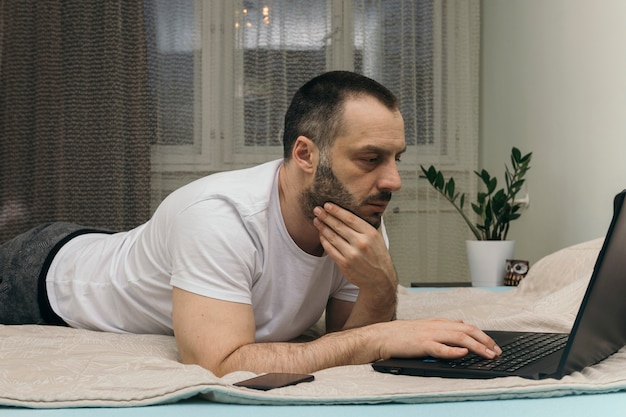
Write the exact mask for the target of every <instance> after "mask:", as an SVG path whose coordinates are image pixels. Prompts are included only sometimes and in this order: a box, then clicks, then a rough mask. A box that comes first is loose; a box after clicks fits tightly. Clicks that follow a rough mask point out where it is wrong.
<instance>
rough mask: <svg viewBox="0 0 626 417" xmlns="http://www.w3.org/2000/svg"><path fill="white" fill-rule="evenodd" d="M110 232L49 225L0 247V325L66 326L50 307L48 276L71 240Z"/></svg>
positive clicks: (80, 227)
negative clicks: (50, 269)
mask: <svg viewBox="0 0 626 417" xmlns="http://www.w3.org/2000/svg"><path fill="white" fill-rule="evenodd" d="M86 233H110V232H109V231H106V230H95V229H89V228H86V227H84V226H79V225H77V224H73V223H61V222H58V223H48V224H44V225H41V226H38V227H36V228H34V229H32V230H29V231H28V232H25V233H22V234H21V235H19V236H17V237H15V238H13V239H12V240H9V241H7V242H5V243H3V244H2V245H0V324H54V325H67V324H66V323H65V322H64V321H63V320H62V319H61V318H60V317H59V316H58V315H57V314H56V313H55V312H54V311H53V310H52V308H51V307H50V302H49V301H48V294H47V293H46V275H47V273H48V269H49V268H50V263H51V262H52V259H53V258H54V256H55V255H56V254H57V252H58V251H59V249H61V247H62V246H63V245H64V244H66V243H67V242H68V241H69V240H70V239H72V238H74V237H76V236H79V235H82V234H86Z"/></svg>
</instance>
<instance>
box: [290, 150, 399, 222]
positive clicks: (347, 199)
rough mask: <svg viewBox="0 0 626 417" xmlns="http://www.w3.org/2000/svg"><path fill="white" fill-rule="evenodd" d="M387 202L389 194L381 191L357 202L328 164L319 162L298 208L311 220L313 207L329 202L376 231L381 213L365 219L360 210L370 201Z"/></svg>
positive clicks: (322, 161) (389, 198)
mask: <svg viewBox="0 0 626 417" xmlns="http://www.w3.org/2000/svg"><path fill="white" fill-rule="evenodd" d="M389 200H391V193H390V192H388V191H381V192H380V193H378V194H376V195H371V196H368V197H366V198H364V199H363V200H362V201H357V200H356V198H355V197H354V196H353V195H352V194H350V192H349V191H348V189H347V188H346V187H345V186H344V185H343V184H342V183H341V181H339V179H338V178H337V177H336V176H335V174H334V173H333V170H332V167H331V166H330V163H327V162H325V161H324V160H321V161H320V163H319V165H318V167H317V171H316V173H315V179H314V181H313V184H312V185H311V186H310V187H308V188H307V189H306V190H304V191H303V192H302V195H301V198H300V206H301V207H302V210H303V213H304V214H305V215H306V216H307V217H308V218H309V219H311V220H312V219H313V217H314V216H313V209H314V208H315V207H318V206H319V207H323V206H324V203H327V202H331V203H333V204H336V205H338V206H340V207H343V208H344V209H346V210H348V211H350V212H352V213H353V214H355V215H357V216H359V217H360V218H361V219H363V220H365V221H366V222H368V223H369V224H371V225H372V226H374V227H375V228H376V229H378V228H379V227H380V224H381V222H382V213H374V214H372V215H369V216H367V217H365V216H364V215H363V214H362V213H361V208H362V207H363V206H365V205H367V204H368V203H370V202H372V201H389Z"/></svg>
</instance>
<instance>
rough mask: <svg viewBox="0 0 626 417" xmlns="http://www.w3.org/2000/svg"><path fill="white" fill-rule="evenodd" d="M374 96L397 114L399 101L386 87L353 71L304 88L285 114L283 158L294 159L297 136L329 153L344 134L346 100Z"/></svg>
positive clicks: (331, 74) (321, 78) (316, 80)
mask: <svg viewBox="0 0 626 417" xmlns="http://www.w3.org/2000/svg"><path fill="white" fill-rule="evenodd" d="M359 96H371V97H373V98H375V99H376V100H378V101H379V102H380V103H381V104H383V105H384V106H385V107H387V108H388V109H389V110H392V111H394V110H398V106H399V105H398V99H397V98H396V96H395V95H394V94H393V93H392V92H391V91H389V90H388V89H387V88H386V87H385V86H383V85H382V84H380V83H378V82H377V81H374V80H372V79H371V78H368V77H366V76H364V75H360V74H357V73H354V72H350V71H330V72H326V73H324V74H322V75H319V76H317V77H315V78H313V79H312V80H310V81H309V82H307V83H306V84H304V85H303V86H302V87H300V89H299V90H298V91H297V92H296V94H295V95H294V97H293V99H292V101H291V104H290V105H289V108H288V109H287V113H286V114H285V129H284V132H283V156H284V158H285V160H288V159H290V158H291V152H292V149H293V145H294V143H295V141H296V139H297V138H298V136H306V137H307V138H309V139H311V140H312V141H313V142H314V143H315V144H316V145H317V146H318V148H319V149H320V152H326V151H327V150H328V149H330V147H331V145H332V143H333V141H334V140H335V138H336V137H337V136H338V134H339V133H340V132H341V128H342V119H343V111H344V107H345V106H344V103H345V102H346V100H347V99H350V98H357V97H359Z"/></svg>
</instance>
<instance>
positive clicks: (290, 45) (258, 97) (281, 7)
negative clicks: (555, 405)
mask: <svg viewBox="0 0 626 417" xmlns="http://www.w3.org/2000/svg"><path fill="white" fill-rule="evenodd" d="M243 4H244V8H243V10H241V11H239V12H238V15H237V16H236V19H237V20H236V23H235V27H236V31H237V35H236V36H237V45H238V46H239V48H243V70H244V74H243V80H244V81H243V112H244V117H243V120H241V121H239V120H238V121H236V123H242V122H243V132H244V146H246V147H249V146H268V145H269V146H280V145H281V143H282V129H283V118H284V114H285V112H286V111H287V107H288V106H289V102H290V101H291V98H292V97H293V94H294V93H295V92H296V90H297V89H298V88H299V87H300V86H301V85H302V84H304V83H305V82H306V81H308V80H309V79H310V78H312V77H314V76H316V75H318V74H320V73H322V72H324V71H325V70H326V53H327V34H328V33H329V18H328V12H327V10H326V1H325V0H273V1H272V0H263V1H255V0H245V1H244V2H243ZM237 131H242V129H241V128H240V129H237Z"/></svg>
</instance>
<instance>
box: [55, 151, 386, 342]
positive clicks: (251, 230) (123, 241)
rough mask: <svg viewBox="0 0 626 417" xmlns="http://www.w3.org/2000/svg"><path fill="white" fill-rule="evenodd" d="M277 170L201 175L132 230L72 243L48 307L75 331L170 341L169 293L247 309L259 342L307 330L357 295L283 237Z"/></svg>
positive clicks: (275, 165)
mask: <svg viewBox="0 0 626 417" xmlns="http://www.w3.org/2000/svg"><path fill="white" fill-rule="evenodd" d="M281 163H282V161H281V160H277V161H273V162H269V163H266V164H263V165H259V166H257V167H254V168H249V169H245V170H239V171H230V172H224V173H219V174H214V175H210V176H207V177H204V178H201V179H199V180H197V181H194V182H192V183H190V184H188V185H186V186H184V187H182V188H180V189H178V190H176V191H175V192H173V193H172V194H171V195H170V196H168V197H167V198H166V199H165V200H164V201H163V203H162V204H161V205H160V206H159V208H158V209H157V210H156V212H155V214H154V216H153V217H152V218H151V219H150V220H149V221H148V222H147V223H145V224H143V225H141V226H139V227H137V228H135V229H133V230H130V231H128V232H122V233H116V234H113V235H105V234H87V235H82V236H79V237H76V238H74V239H72V240H71V241H69V242H68V243H67V244H66V245H65V246H64V247H63V248H61V251H60V252H59V253H58V254H57V256H55V259H54V260H53V262H52V264H51V267H50V270H49V272H48V276H47V291H48V296H49V298H50V304H51V306H52V308H53V310H54V311H55V312H56V313H57V314H58V315H59V316H60V317H62V318H63V319H64V320H65V321H66V322H67V323H68V324H69V325H70V326H72V327H77V328H86V329H93V330H102V331H112V332H131V333H156V334H172V333H173V331H172V320H171V312H172V303H171V291H172V286H175V287H178V288H182V289H184V290H186V291H190V292H193V293H197V294H200V295H203V296H207V297H212V298H216V299H220V300H226V301H232V302H238V303H246V304H251V305H252V307H253V310H254V318H255V322H256V339H257V341H284V340H289V339H292V338H294V337H296V336H298V335H300V334H301V333H302V332H303V331H305V330H306V329H308V328H309V327H310V326H311V325H313V324H314V323H315V322H316V321H317V320H318V319H319V318H320V316H321V314H322V313H323V311H324V309H325V307H326V303H327V301H328V299H329V298H337V299H340V300H346V301H355V300H356V297H357V294H358V289H357V288H356V287H355V286H353V285H352V284H349V283H348V282H347V281H346V280H345V279H344V278H343V277H342V276H341V274H340V273H339V270H338V268H337V266H336V265H335V263H334V262H333V261H332V259H331V258H330V257H328V256H321V257H316V256H312V255H309V254H307V253H305V252H304V251H302V250H301V249H300V248H299V247H298V246H297V245H296V244H295V243H294V242H293V240H292V239H291V237H290V236H289V234H288V233H287V229H286V227H285V224H284V222H283V217H282V215H281V212H280V204H279V199H278V185H277V178H278V170H279V168H280V166H281ZM385 238H386V237H385Z"/></svg>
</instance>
